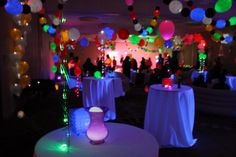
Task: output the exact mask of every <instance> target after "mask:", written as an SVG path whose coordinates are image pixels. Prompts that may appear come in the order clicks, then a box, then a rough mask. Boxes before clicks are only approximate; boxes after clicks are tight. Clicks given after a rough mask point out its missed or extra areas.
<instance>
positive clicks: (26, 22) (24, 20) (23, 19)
mask: <svg viewBox="0 0 236 157" xmlns="http://www.w3.org/2000/svg"><path fill="white" fill-rule="evenodd" d="M31 20H32V15H31V14H20V21H21V24H22V25H24V26H28V25H29V23H30V21H31Z"/></svg>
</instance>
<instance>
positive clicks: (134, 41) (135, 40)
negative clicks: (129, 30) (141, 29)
mask: <svg viewBox="0 0 236 157" xmlns="http://www.w3.org/2000/svg"><path fill="white" fill-rule="evenodd" d="M129 40H130V42H131V43H132V44H134V45H135V44H138V43H139V41H140V38H139V37H138V36H137V35H131V37H130V38H129Z"/></svg>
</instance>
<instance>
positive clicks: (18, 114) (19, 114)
mask: <svg viewBox="0 0 236 157" xmlns="http://www.w3.org/2000/svg"><path fill="white" fill-rule="evenodd" d="M24 116H25V112H24V111H22V110H20V111H18V112H17V117H18V118H20V119H21V118H23V117H24Z"/></svg>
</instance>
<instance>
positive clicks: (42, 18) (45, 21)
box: [39, 17, 47, 25]
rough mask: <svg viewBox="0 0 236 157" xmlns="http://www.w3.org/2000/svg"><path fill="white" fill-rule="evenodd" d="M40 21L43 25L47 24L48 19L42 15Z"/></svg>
mask: <svg viewBox="0 0 236 157" xmlns="http://www.w3.org/2000/svg"><path fill="white" fill-rule="evenodd" d="M39 23H40V24H41V25H43V24H46V23H47V19H46V18H45V17H40V19H39Z"/></svg>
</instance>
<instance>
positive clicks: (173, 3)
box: [169, 0, 183, 14]
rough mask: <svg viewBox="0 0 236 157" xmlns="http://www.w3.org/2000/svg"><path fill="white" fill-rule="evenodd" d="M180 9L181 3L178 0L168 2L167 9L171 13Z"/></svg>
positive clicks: (177, 12)
mask: <svg viewBox="0 0 236 157" xmlns="http://www.w3.org/2000/svg"><path fill="white" fill-rule="evenodd" d="M182 9H183V4H182V3H181V2H180V1H178V0H174V1H171V2H170V4H169V10H170V12H171V13H173V14H179V13H180V12H181V11H182Z"/></svg>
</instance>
